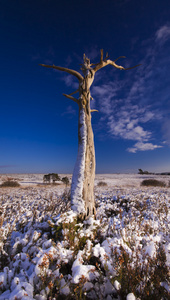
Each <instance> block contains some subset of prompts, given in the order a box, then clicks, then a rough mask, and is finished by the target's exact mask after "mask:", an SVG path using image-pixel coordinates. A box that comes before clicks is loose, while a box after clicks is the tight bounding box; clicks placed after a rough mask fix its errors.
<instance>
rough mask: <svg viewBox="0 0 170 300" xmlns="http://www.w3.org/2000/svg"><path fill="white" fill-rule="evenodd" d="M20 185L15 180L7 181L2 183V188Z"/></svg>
mask: <svg viewBox="0 0 170 300" xmlns="http://www.w3.org/2000/svg"><path fill="white" fill-rule="evenodd" d="M19 186H20V184H19V183H18V182H17V181H15V180H6V181H4V182H3V183H1V185H0V187H19Z"/></svg>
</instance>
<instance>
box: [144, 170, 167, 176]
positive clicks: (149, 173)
mask: <svg viewBox="0 0 170 300" xmlns="http://www.w3.org/2000/svg"><path fill="white" fill-rule="evenodd" d="M138 174H140V175H144V174H145V175H170V172H163V173H151V172H148V171H143V170H142V169H138Z"/></svg>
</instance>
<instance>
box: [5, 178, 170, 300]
mask: <svg viewBox="0 0 170 300" xmlns="http://www.w3.org/2000/svg"><path fill="white" fill-rule="evenodd" d="M64 176H68V178H69V180H70V182H71V175H67V174H60V177H61V178H62V177H64ZM148 179H149V180H152V183H153V180H157V181H159V182H163V184H161V185H160V186H156V184H155V186H152V185H151V186H150V185H149V186H146V185H145V186H143V185H141V183H142V182H143V181H144V180H148ZM10 180H12V181H15V182H16V181H17V182H18V183H19V184H20V186H18V187H1V188H0V300H5V299H8V300H21V299H22V300H28V299H30V300H31V299H36V300H46V299H49V300H50V299H51V300H52V299H53V300H55V299H107V300H111V299H120V300H121V299H122V300H124V299H127V300H134V299H140V300H145V299H148V300H150V299H158V300H161V299H163V300H164V299H165V300H168V299H170V282H169V278H170V276H169V275H170V273H169V270H170V235H169V232H170V176H158V175H157V176H156V175H137V174H101V175H96V179H95V198H96V218H93V217H90V218H88V219H86V220H84V221H80V220H79V219H78V218H77V215H76V214H75V213H74V212H73V211H72V210H71V207H70V186H69V185H68V186H67V187H66V185H65V184H64V183H63V182H61V181H59V182H56V184H54V185H53V184H44V183H43V174H19V175H18V174H10V175H1V176H0V184H1V183H3V182H5V181H10Z"/></svg>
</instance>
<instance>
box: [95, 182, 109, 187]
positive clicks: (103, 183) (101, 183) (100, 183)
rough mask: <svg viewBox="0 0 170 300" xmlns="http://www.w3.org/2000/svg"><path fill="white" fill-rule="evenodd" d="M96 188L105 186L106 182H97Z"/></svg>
mask: <svg viewBox="0 0 170 300" xmlns="http://www.w3.org/2000/svg"><path fill="white" fill-rule="evenodd" d="M97 186H99V187H100V186H107V183H106V182H104V181H99V182H98V184H97Z"/></svg>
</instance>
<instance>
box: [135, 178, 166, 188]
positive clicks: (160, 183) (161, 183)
mask: <svg viewBox="0 0 170 300" xmlns="http://www.w3.org/2000/svg"><path fill="white" fill-rule="evenodd" d="M141 185H142V186H155V187H156V186H157V187H166V183H165V182H164V181H161V180H156V179H145V180H143V181H142V183H141Z"/></svg>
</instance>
